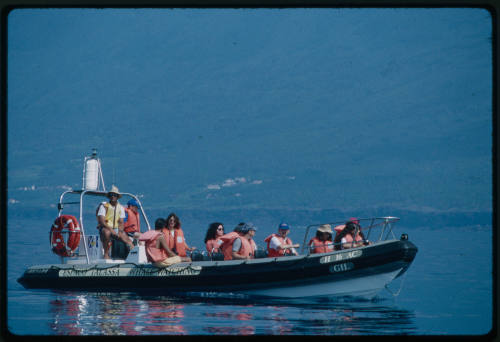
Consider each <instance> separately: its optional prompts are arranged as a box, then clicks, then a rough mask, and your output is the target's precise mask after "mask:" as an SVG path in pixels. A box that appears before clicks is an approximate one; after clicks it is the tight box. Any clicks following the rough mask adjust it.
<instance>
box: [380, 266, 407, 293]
mask: <svg viewBox="0 0 500 342" xmlns="http://www.w3.org/2000/svg"><path fill="white" fill-rule="evenodd" d="M407 274H408V273H406V272H405V274H403V277H402V278H401V283H400V284H399V290H398V291H397V292H396V293H393V292H392V291H391V289H389V287H388V286H387V285H389V284H386V285H385V286H384V287H385V289H386V290H387V292H389V293H390V294H391V295H392V296H393V297H397V296H399V294H400V293H401V290H402V289H403V283H404V281H405V279H406V275H407Z"/></svg>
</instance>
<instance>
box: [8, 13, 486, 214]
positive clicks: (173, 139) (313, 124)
mask: <svg viewBox="0 0 500 342" xmlns="http://www.w3.org/2000/svg"><path fill="white" fill-rule="evenodd" d="M8 25H9V27H8V29H9V30H8V34H9V36H8V39H9V40H8V86H9V88H8V198H9V211H10V212H12V211H16V210H17V209H21V208H39V209H41V210H45V209H47V208H50V205H52V206H53V205H54V203H56V202H57V200H58V198H59V194H60V192H61V191H62V190H63V189H65V188H68V187H71V188H80V187H81V179H82V166H83V158H84V156H85V155H88V154H89V153H90V152H91V149H92V148H97V149H98V151H99V155H100V157H101V158H102V163H103V170H104V176H105V182H106V185H107V186H108V187H110V185H111V183H115V184H117V185H118V187H119V188H120V189H121V190H123V191H127V192H134V193H138V194H140V195H141V196H142V197H141V199H142V201H143V202H144V203H145V206H147V207H148V208H150V209H151V210H157V211H159V212H162V211H169V210H171V209H178V210H186V212H187V211H189V210H195V209H198V210H206V211H208V212H210V211H217V210H219V211H220V210H238V208H239V209H242V210H285V211H286V210H292V211H293V210H296V211H301V210H305V211H308V210H309V211H311V210H312V211H314V210H319V211H321V210H333V211H337V212H339V213H359V215H360V216H361V214H362V213H368V212H378V211H381V210H382V209H384V208H387V211H392V212H394V211H396V210H398V211H400V212H405V211H411V212H417V213H434V214H436V215H438V214H439V213H443V212H471V213H474V212H478V213H479V212H482V213H484V212H490V211H491V203H492V189H491V187H492V165H491V154H492V136H491V134H492V98H491V94H492V78H491V73H492V62H491V61H492V58H491V56H492V55H491V54H492V51H491V17H490V15H489V13H488V12H487V11H485V10H476V9H400V10H394V9H316V10H303V9H296V10H230V9H227V10H216V9H213V10H181V9H177V10H167V9H165V10H93V9H89V10H73V9H67V10H56V9H52V10H24V9H19V10H15V11H13V12H11V13H10V14H9V23H8ZM384 211H385V210H384ZM392 212H391V213H390V214H392ZM308 219H314V217H312V218H310V217H309V218H308Z"/></svg>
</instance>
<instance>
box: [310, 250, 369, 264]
mask: <svg viewBox="0 0 500 342" xmlns="http://www.w3.org/2000/svg"><path fill="white" fill-rule="evenodd" d="M361 255H363V251H362V250H360V249H357V250H353V251H348V252H340V253H335V254H330V255H326V256H324V257H321V259H319V262H320V263H321V264H329V263H332V262H337V261H341V260H348V259H352V258H358V257H360V256H361Z"/></svg>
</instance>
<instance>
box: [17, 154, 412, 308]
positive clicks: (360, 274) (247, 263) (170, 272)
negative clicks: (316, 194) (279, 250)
mask: <svg viewBox="0 0 500 342" xmlns="http://www.w3.org/2000/svg"><path fill="white" fill-rule="evenodd" d="M120 194H121V195H122V196H123V197H125V198H133V199H135V200H136V201H137V202H138V203H139V204H140V208H139V209H140V210H139V211H140V214H141V217H142V219H143V222H145V224H146V227H147V230H150V229H151V227H150V224H149V221H148V218H147V216H146V214H145V212H144V209H143V206H142V204H141V202H140V199H139V198H138V196H136V195H134V194H131V193H125V192H121V193H120ZM106 195H107V192H106V190H105V186H104V179H103V177H102V171H101V163H100V160H99V158H97V152H96V151H95V150H94V151H93V153H92V155H91V156H87V157H85V159H84V168H83V187H82V189H81V190H68V191H65V192H63V193H62V194H61V196H60V198H59V203H58V215H57V219H56V221H55V222H54V224H53V225H52V229H51V231H50V242H51V248H52V250H53V251H54V253H56V254H57V255H59V256H60V260H61V262H60V263H59V264H46V265H35V266H31V267H29V268H28V269H27V270H26V271H25V272H24V274H23V275H22V276H21V277H20V278H19V279H18V282H19V283H21V284H22V285H23V286H24V287H25V288H27V289H56V290H76V291H98V292H111V291H117V292H121V291H123V292H136V293H141V292H142V293H148V294H151V293H158V294H163V295H173V294H177V293H198V294H202V295H203V294H214V295H237V296H240V295H241V296H245V297H246V296H250V297H260V296H265V297H275V298H288V299H291V298H296V299H301V298H315V297H320V298H324V297H337V296H361V297H364V298H372V297H374V296H375V295H376V294H377V293H379V292H380V291H381V290H383V289H384V288H385V287H386V286H387V285H388V284H389V283H391V282H392V281H393V280H394V279H395V278H398V277H400V276H401V275H403V274H404V273H405V272H406V271H407V269H408V267H409V266H410V265H411V263H412V261H413V259H414V258H415V255H416V253H417V250H418V249H417V247H416V246H415V245H414V244H413V243H412V242H410V241H409V240H408V236H407V235H406V234H402V235H401V236H400V237H399V238H396V236H395V233H394V230H393V228H394V226H395V224H396V222H397V221H398V220H399V218H397V217H390V216H387V217H372V218H359V219H358V221H359V227H360V229H362V231H363V233H364V235H365V237H366V239H369V241H370V242H369V244H367V245H363V246H360V247H353V248H349V249H341V250H334V251H331V252H326V253H316V254H313V253H311V251H310V248H309V247H308V246H307V242H308V241H309V240H308V238H310V237H312V235H313V234H314V233H315V232H316V229H317V228H318V227H319V226H321V225H323V224H330V225H331V226H332V227H334V226H339V225H342V224H344V223H345V221H339V222H324V223H318V224H311V225H308V226H307V227H306V229H305V234H304V242H303V244H302V249H301V252H300V253H299V255H298V256H282V257H267V255H266V253H264V251H258V252H262V253H256V257H255V258H254V259H249V260H226V261H224V260H223V259H222V258H220V256H217V255H214V256H209V255H206V254H205V253H200V252H197V253H193V254H192V255H191V259H192V261H191V262H182V263H178V264H174V265H171V266H169V267H166V268H157V267H155V266H153V265H152V264H151V263H149V262H148V261H147V258H146V254H145V248H144V246H143V245H141V244H139V245H138V246H137V248H134V249H132V250H131V251H130V253H128V249H127V252H126V253H125V256H123V255H122V256H121V257H116V256H113V254H111V257H112V259H104V258H103V250H102V244H101V241H100V238H99V234H97V229H96V228H95V224H96V216H95V215H96V213H95V208H96V207H97V205H98V204H99V203H100V202H101V201H104V200H105V199H106ZM75 207H76V209H75ZM68 208H73V212H74V213H76V212H78V215H77V217H75V216H71V215H66V214H63V211H64V210H68ZM86 208H87V209H86ZM358 229H359V228H358ZM144 231H145V228H143V232H144ZM127 254H128V255H127Z"/></svg>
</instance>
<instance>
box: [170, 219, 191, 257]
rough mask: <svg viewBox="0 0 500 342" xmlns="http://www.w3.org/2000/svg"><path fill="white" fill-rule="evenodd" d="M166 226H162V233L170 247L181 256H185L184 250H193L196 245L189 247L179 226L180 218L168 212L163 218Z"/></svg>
mask: <svg viewBox="0 0 500 342" xmlns="http://www.w3.org/2000/svg"><path fill="white" fill-rule="evenodd" d="M165 221H166V222H167V227H166V228H163V230H162V231H163V235H164V236H165V240H166V241H167V244H168V246H169V248H170V249H172V250H173V251H174V252H175V253H177V254H178V255H179V256H181V257H186V256H187V254H186V251H194V250H195V249H196V247H192V248H191V247H189V246H188V245H187V243H186V240H185V238H184V232H183V231H182V228H181V220H180V219H179V217H178V216H177V215H176V214H175V213H170V214H169V215H168V216H167V219H166V220H165Z"/></svg>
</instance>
